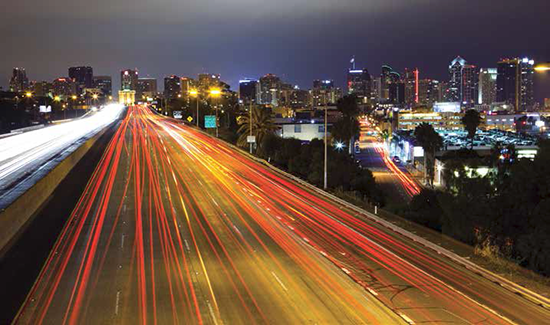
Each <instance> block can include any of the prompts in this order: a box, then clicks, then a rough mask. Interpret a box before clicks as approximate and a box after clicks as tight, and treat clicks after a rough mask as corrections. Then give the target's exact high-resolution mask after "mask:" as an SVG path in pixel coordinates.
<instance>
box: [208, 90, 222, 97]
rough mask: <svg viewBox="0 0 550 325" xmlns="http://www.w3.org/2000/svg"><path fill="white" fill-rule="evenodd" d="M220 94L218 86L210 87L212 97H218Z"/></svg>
mask: <svg viewBox="0 0 550 325" xmlns="http://www.w3.org/2000/svg"><path fill="white" fill-rule="evenodd" d="M221 94H222V91H221V90H219V89H218V88H212V89H210V95H211V96H213V97H218V96H220V95H221Z"/></svg>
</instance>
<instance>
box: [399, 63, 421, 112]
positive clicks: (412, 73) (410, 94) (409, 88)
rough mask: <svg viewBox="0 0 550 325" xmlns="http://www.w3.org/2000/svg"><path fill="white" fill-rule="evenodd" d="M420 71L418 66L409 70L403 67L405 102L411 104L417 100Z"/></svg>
mask: <svg viewBox="0 0 550 325" xmlns="http://www.w3.org/2000/svg"><path fill="white" fill-rule="evenodd" d="M419 77H420V71H419V70H418V68H415V69H414V70H410V69H407V68H405V72H404V73H403V83H404V84H405V86H404V87H405V104H407V105H409V106H413V105H415V104H417V103H418V102H419V98H418V86H419Z"/></svg>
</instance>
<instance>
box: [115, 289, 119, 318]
mask: <svg viewBox="0 0 550 325" xmlns="http://www.w3.org/2000/svg"><path fill="white" fill-rule="evenodd" d="M119 301H120V290H119V291H117V292H116V302H115V315H118V303H119Z"/></svg>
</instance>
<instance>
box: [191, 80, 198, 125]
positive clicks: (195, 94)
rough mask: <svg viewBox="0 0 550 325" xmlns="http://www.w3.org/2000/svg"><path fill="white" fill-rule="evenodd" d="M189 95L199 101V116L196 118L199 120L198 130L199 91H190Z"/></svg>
mask: <svg viewBox="0 0 550 325" xmlns="http://www.w3.org/2000/svg"><path fill="white" fill-rule="evenodd" d="M189 95H191V96H193V97H195V99H196V101H197V115H196V116H195V118H196V119H197V128H199V91H198V90H196V89H191V90H190V91H189Z"/></svg>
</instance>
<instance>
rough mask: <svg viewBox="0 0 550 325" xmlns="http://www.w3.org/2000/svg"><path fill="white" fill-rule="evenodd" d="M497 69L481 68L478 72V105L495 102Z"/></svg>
mask: <svg viewBox="0 0 550 325" xmlns="http://www.w3.org/2000/svg"><path fill="white" fill-rule="evenodd" d="M496 91H497V69H496V68H482V69H481V70H480V71H479V94H478V104H485V105H490V104H492V103H494V102H495V101H496Z"/></svg>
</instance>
